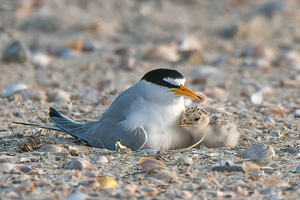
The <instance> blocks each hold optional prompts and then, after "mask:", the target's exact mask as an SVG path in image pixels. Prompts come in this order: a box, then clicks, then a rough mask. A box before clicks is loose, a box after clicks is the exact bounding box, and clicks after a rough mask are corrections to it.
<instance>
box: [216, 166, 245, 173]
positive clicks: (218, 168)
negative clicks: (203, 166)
mask: <svg viewBox="0 0 300 200" xmlns="http://www.w3.org/2000/svg"><path fill="white" fill-rule="evenodd" d="M211 170H212V171H216V172H244V170H243V168H242V167H241V166H216V167H213V168H212V169H211Z"/></svg>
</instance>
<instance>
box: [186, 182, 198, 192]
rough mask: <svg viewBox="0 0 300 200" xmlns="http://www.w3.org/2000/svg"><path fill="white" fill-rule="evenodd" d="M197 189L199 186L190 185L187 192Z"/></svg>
mask: <svg viewBox="0 0 300 200" xmlns="http://www.w3.org/2000/svg"><path fill="white" fill-rule="evenodd" d="M196 189H197V186H196V185H195V184H193V183H191V184H189V185H188V186H187V187H186V190H187V191H195V190H196Z"/></svg>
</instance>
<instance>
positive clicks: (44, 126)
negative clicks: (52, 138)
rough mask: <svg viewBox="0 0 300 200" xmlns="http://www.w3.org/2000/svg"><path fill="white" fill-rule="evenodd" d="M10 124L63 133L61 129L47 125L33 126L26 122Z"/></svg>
mask: <svg viewBox="0 0 300 200" xmlns="http://www.w3.org/2000/svg"><path fill="white" fill-rule="evenodd" d="M12 123H14V124H20V125H25V126H32V127H36V128H44V129H49V130H54V131H63V130H62V129H61V128H59V127H57V126H47V125H41V124H33V123H26V122H12Z"/></svg>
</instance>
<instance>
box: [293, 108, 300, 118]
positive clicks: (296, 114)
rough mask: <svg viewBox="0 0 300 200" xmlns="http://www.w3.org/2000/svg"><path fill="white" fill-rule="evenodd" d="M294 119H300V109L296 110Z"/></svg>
mask: <svg viewBox="0 0 300 200" xmlns="http://www.w3.org/2000/svg"><path fill="white" fill-rule="evenodd" d="M294 117H295V118H298V117H300V109H296V110H295V111H294Z"/></svg>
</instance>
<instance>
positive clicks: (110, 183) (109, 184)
mask: <svg viewBox="0 0 300 200" xmlns="http://www.w3.org/2000/svg"><path fill="white" fill-rule="evenodd" d="M97 181H98V183H99V184H100V186H101V187H103V188H116V187H118V183H117V181H116V180H115V179H113V178H110V177H106V176H103V177H100V178H99V179H98V180H97Z"/></svg>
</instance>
